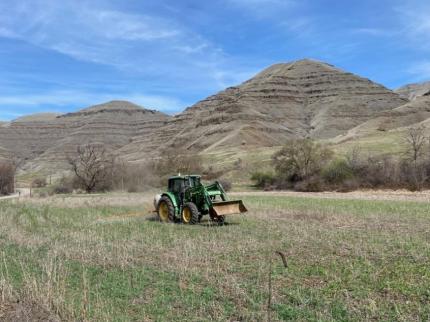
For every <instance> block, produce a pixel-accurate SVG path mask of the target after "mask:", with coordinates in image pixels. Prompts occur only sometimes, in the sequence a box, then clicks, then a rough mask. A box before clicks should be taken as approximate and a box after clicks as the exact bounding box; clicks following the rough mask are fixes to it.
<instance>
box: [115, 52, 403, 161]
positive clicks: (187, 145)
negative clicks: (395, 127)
mask: <svg viewBox="0 0 430 322" xmlns="http://www.w3.org/2000/svg"><path fill="white" fill-rule="evenodd" d="M406 102H407V100H405V99H403V98H401V97H399V95H398V94H396V93H393V92H392V91H390V90H388V89H387V88H385V87H383V86H381V85H378V84H375V83H373V82H371V81H370V80H368V79H364V78H361V77H359V76H356V75H353V74H351V73H347V72H344V71H342V70H340V69H338V68H335V67H333V66H331V65H328V64H325V63H321V62H317V61H313V60H300V61H296V62H293V63H288V64H277V65H274V66H271V67H269V68H268V69H266V70H264V71H263V72H261V73H260V74H258V75H257V76H255V77H254V78H252V79H250V80H248V81H246V82H245V83H243V84H241V85H239V86H237V87H231V88H228V89H226V90H225V91H222V92H220V93H218V94H216V95H214V96H211V97H209V98H207V99H205V100H203V101H201V102H199V103H197V104H195V105H194V106H192V107H190V108H188V109H187V110H185V111H184V112H183V113H181V114H179V115H177V116H175V117H173V119H171V120H170V122H169V123H168V124H167V125H166V126H165V127H164V128H162V129H160V131H159V132H157V133H156V135H155V136H154V137H153V138H151V139H149V138H147V137H138V138H136V139H135V140H134V142H132V143H131V144H130V145H127V146H126V147H124V148H123V149H122V151H123V152H124V153H125V154H128V155H130V156H132V158H133V159H138V158H139V155H140V153H145V152H147V151H149V150H154V149H157V148H158V149H168V148H171V147H176V148H182V149H188V150H194V151H205V152H209V151H214V150H216V149H222V148H225V147H242V148H251V147H260V146H274V145H281V144H283V143H284V142H285V141H286V140H287V139H288V138H292V137H311V138H315V139H327V138H332V137H335V136H337V135H339V134H342V133H346V132H347V131H348V130H350V129H351V128H354V127H355V126H357V125H358V124H361V123H363V122H365V121H367V120H369V119H371V118H373V117H375V116H377V115H378V114H379V113H380V112H383V111H387V110H391V109H393V108H396V107H398V106H400V105H403V104H405V103H406Z"/></svg>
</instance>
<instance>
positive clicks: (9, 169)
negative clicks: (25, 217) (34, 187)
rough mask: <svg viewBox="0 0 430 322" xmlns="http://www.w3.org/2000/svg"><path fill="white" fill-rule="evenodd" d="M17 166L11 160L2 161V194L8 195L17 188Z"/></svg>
mask: <svg viewBox="0 0 430 322" xmlns="http://www.w3.org/2000/svg"><path fill="white" fill-rule="evenodd" d="M14 183H15V167H14V166H13V164H12V163H10V162H1V163H0V195H8V194H11V193H13V192H14V189H15V185H14Z"/></svg>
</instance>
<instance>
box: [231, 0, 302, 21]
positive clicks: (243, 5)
mask: <svg viewBox="0 0 430 322" xmlns="http://www.w3.org/2000/svg"><path fill="white" fill-rule="evenodd" d="M225 1H226V3H227V4H229V5H231V6H233V7H236V8H239V9H241V10H247V11H248V12H251V13H252V14H253V15H254V16H255V17H257V18H260V19H263V18H273V16H274V15H282V14H285V12H286V11H288V10H290V9H292V8H293V7H295V6H296V5H297V2H296V0H225Z"/></svg>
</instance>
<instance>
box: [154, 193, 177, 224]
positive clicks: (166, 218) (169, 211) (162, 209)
mask: <svg viewBox="0 0 430 322" xmlns="http://www.w3.org/2000/svg"><path fill="white" fill-rule="evenodd" d="M157 214H158V219H159V220H160V221H161V222H165V223H168V222H174V220H175V207H174V206H173V203H172V200H170V198H169V197H166V196H163V197H161V198H160V201H159V202H158V206H157Z"/></svg>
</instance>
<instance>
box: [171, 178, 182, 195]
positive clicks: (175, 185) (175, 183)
mask: <svg viewBox="0 0 430 322" xmlns="http://www.w3.org/2000/svg"><path fill="white" fill-rule="evenodd" d="M184 186H185V182H184V179H172V180H170V182H169V190H170V191H171V192H173V193H180V192H181V191H182V190H183V188H184Z"/></svg>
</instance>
